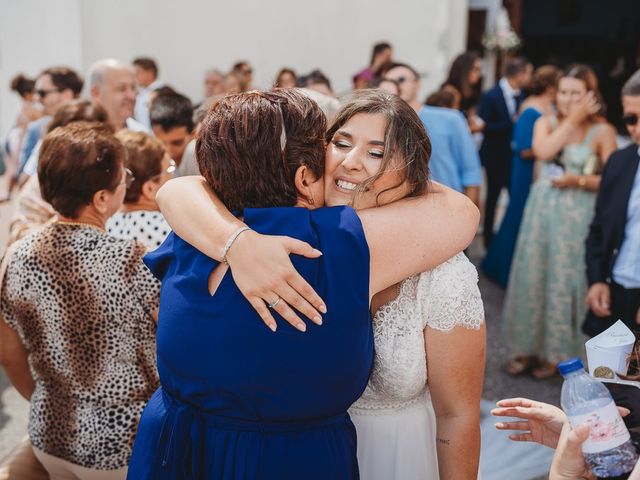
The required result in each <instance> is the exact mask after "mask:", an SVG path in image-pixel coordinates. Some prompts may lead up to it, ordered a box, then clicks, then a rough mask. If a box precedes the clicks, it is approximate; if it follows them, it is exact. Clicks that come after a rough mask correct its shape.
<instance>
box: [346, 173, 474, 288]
mask: <svg viewBox="0 0 640 480" xmlns="http://www.w3.org/2000/svg"><path fill="white" fill-rule="evenodd" d="M357 213H358V216H359V217H360V219H361V221H362V226H363V228H364V231H365V235H366V237H367V243H368V244H369V251H370V254H371V275H370V284H369V285H370V291H371V294H372V295H374V294H376V293H378V292H381V291H382V290H384V289H385V288H387V287H389V286H391V285H394V284H396V283H398V282H400V281H402V280H404V279H405V278H407V277H410V276H411V275H416V274H418V273H421V272H425V271H427V270H431V269H432V268H434V267H436V266H438V265H440V264H441V263H443V262H444V261H445V260H447V259H449V258H451V257H453V256H454V255H455V254H457V253H459V252H461V251H462V250H464V249H465V248H467V246H469V244H470V243H471V241H472V240H473V238H474V236H475V234H476V230H477V228H478V221H479V219H480V213H479V212H478V209H477V208H476V206H475V205H474V204H473V202H471V201H470V200H469V199H468V197H466V196H465V195H463V194H461V193H458V192H456V191H454V190H451V189H450V188H447V187H445V186H443V185H440V184H438V183H433V184H432V188H431V189H430V191H429V193H427V194H426V195H423V196H420V197H416V198H408V199H404V200H400V201H397V202H394V203H392V204H389V205H385V206H383V207H377V208H369V209H365V210H360V211H358V212H357Z"/></svg>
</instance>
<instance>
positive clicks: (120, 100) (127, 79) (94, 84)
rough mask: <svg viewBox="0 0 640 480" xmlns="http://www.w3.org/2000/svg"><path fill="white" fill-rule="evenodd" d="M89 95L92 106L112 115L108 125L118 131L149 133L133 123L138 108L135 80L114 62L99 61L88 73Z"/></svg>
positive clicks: (144, 128) (108, 60)
mask: <svg viewBox="0 0 640 480" xmlns="http://www.w3.org/2000/svg"><path fill="white" fill-rule="evenodd" d="M87 77H88V80H89V93H90V95H91V100H92V101H93V103H95V104H98V105H101V106H102V107H103V108H104V109H105V110H106V111H107V114H108V115H109V123H110V124H111V125H112V126H113V128H114V129H115V130H116V131H118V130H122V129H123V128H127V129H129V130H133V131H142V132H148V131H149V130H148V129H147V128H146V127H145V126H144V125H142V124H141V123H139V122H137V121H136V120H134V119H133V109H134V106H135V104H136V93H137V91H136V79H135V75H134V73H133V70H132V69H131V68H130V67H129V66H128V65H127V64H125V63H122V62H120V61H118V60H115V59H113V58H107V59H104V60H98V61H97V62H96V63H94V64H93V65H92V66H91V68H90V69H89V74H88V75H87Z"/></svg>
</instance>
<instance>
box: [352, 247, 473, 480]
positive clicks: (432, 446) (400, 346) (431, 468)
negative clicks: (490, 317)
mask: <svg viewBox="0 0 640 480" xmlns="http://www.w3.org/2000/svg"><path fill="white" fill-rule="evenodd" d="M477 282H478V275H477V272H476V269H475V267H474V266H473V265H472V264H471V263H470V262H469V260H468V259H467V257H465V255H464V254H463V253H460V254H458V255H457V256H455V257H454V258H452V259H450V260H449V261H447V262H445V263H444V264H442V265H440V266H439V267H437V268H435V269H434V270H432V271H430V272H425V273H422V274H421V275H418V276H414V277H411V278H408V279H407V280H405V281H404V282H402V283H401V284H400V287H399V293H398V295H397V297H396V298H394V299H392V300H391V301H389V302H387V303H386V305H383V306H382V307H381V308H380V309H378V310H377V313H376V314H375V316H374V318H373V331H374V336H375V357H374V367H373V372H372V373H371V377H370V378H369V385H368V386H367V389H366V390H365V392H364V394H363V395H362V397H360V399H359V400H358V401H357V402H356V403H355V404H354V405H353V406H352V407H351V409H350V410H349V413H350V415H351V419H352V420H353V423H354V424H355V425H356V429H357V432H358V464H359V466H360V475H361V478H362V480H390V479H398V480H400V479H402V480H405V479H406V480H412V479H415V480H418V479H420V480H437V479H439V478H442V479H444V478H447V479H449V478H451V479H471V478H474V475H473V474H471V475H469V474H468V473H465V472H476V471H477V469H478V458H479V452H480V418H479V417H480V410H479V409H480V406H479V402H480V395H481V393H482V392H481V391H482V379H483V369H484V309H483V306H482V299H481V298H480V291H479V290H478V286H477ZM427 372H429V374H428V375H427ZM427 379H429V380H428V381H427ZM434 407H435V411H434ZM439 465H440V466H441V469H440V470H441V473H440V474H439V468H438V466H439Z"/></svg>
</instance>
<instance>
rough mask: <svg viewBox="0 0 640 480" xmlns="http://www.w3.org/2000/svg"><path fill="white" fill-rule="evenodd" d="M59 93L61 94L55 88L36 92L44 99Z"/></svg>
mask: <svg viewBox="0 0 640 480" xmlns="http://www.w3.org/2000/svg"><path fill="white" fill-rule="evenodd" d="M57 92H59V90H58V89H57V88H54V89H53V90H36V94H37V95H38V96H39V97H40V98H43V99H44V98H45V97H46V96H47V95H49V94H50V93H57Z"/></svg>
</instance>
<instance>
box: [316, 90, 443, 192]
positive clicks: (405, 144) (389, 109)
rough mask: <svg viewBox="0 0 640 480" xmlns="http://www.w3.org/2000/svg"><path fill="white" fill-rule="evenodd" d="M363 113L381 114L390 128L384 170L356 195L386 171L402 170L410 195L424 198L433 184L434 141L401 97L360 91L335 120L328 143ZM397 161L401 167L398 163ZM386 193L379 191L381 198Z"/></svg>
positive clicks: (349, 98)
mask: <svg viewBox="0 0 640 480" xmlns="http://www.w3.org/2000/svg"><path fill="white" fill-rule="evenodd" d="M359 113H368V114H376V113H377V114H381V115H382V116H384V117H385V119H386V120H387V129H386V132H385V138H384V157H383V158H382V164H381V165H380V170H379V171H378V173H377V174H375V175H374V176H373V177H371V178H369V179H367V180H366V181H364V182H362V183H360V184H359V185H358V188H357V190H356V192H364V191H366V190H367V189H368V188H370V187H371V185H373V183H374V182H376V181H377V180H378V179H379V178H380V177H381V176H382V175H384V174H385V173H386V172H388V171H390V170H392V169H395V168H397V167H400V169H401V172H402V178H403V180H402V181H403V182H405V181H406V182H407V184H408V186H409V193H408V195H407V196H408V197H415V196H418V195H422V194H423V193H424V192H425V191H426V189H427V186H428V182H429V158H430V157H431V140H429V136H428V135H427V132H426V131H425V129H424V124H423V123H422V120H420V117H418V114H417V113H416V111H415V110H414V109H413V108H412V107H411V106H409V104H408V103H407V102H405V101H404V100H402V99H401V98H400V97H399V96H397V95H390V94H388V93H385V92H382V91H380V90H376V89H367V90H358V91H356V92H354V93H353V94H352V95H351V96H350V97H348V99H347V101H346V102H345V103H344V104H343V106H342V109H341V110H340V111H339V112H338V113H337V115H336V117H335V118H334V119H333V123H332V124H331V125H330V126H329V130H327V134H326V141H327V143H329V142H331V140H332V139H333V136H334V135H335V133H336V132H337V131H338V130H339V129H340V127H342V126H343V125H344V124H345V123H347V122H348V121H349V119H350V118H351V117H353V116H354V115H357V114H359ZM397 161H400V162H401V164H400V165H398V164H397V163H395V162H397ZM399 186H400V185H396V186H395V187H399ZM395 187H391V188H389V189H387V190H391V189H393V188H395ZM382 193H384V191H383V192H379V193H378V195H380V194H382Z"/></svg>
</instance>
